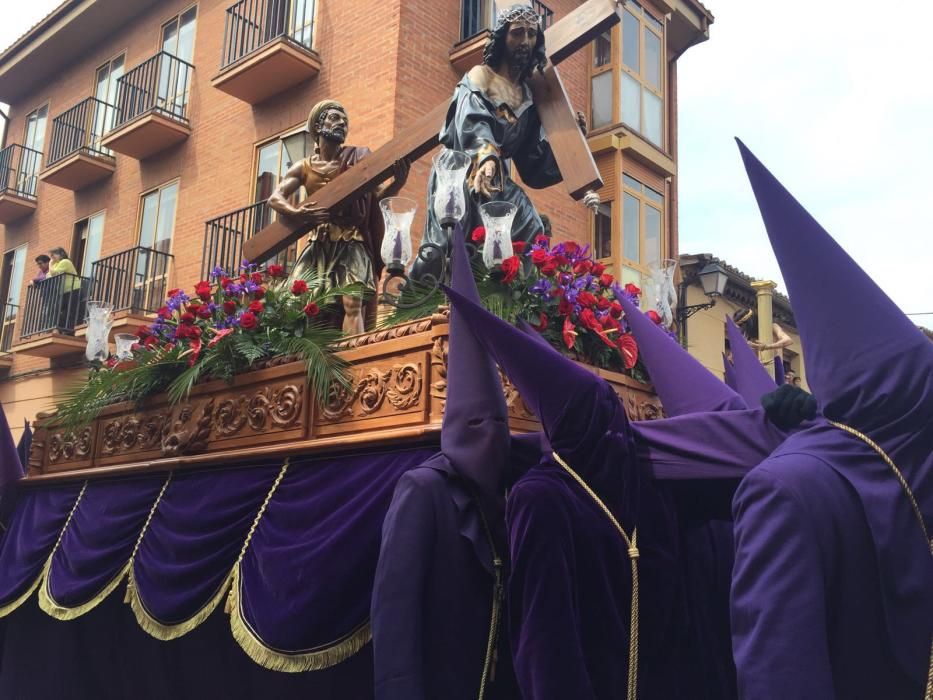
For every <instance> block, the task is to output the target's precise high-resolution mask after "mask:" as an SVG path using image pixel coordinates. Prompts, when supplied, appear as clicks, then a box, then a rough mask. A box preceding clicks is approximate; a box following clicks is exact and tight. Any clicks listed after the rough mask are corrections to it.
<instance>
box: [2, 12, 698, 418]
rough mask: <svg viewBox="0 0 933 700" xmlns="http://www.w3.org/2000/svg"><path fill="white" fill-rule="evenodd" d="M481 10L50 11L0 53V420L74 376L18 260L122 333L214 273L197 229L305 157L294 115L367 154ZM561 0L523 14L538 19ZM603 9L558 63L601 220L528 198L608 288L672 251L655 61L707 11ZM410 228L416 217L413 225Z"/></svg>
mask: <svg viewBox="0 0 933 700" xmlns="http://www.w3.org/2000/svg"><path fill="white" fill-rule="evenodd" d="M492 4H493V3H492V2H491V0H386V1H384V2H363V1H362V0H339V1H334V0H241V1H240V2H238V3H233V2H232V1H231V0H200V1H199V2H197V3H196V4H192V2H191V0H157V1H154V0H96V1H93V2H92V1H90V0H84V1H79V0H66V1H65V2H63V3H62V5H60V6H59V7H58V8H57V9H56V10H55V11H54V12H52V13H51V14H50V15H49V16H47V17H46V18H45V19H43V20H42V21H41V22H40V23H39V24H37V25H36V26H34V27H33V28H32V29H30V30H29V31H28V32H27V33H26V34H25V35H24V36H22V37H21V38H20V39H19V40H17V42H16V43H14V44H13V46H11V47H9V48H8V49H6V51H4V52H3V53H2V54H0V101H3V102H7V103H9V104H10V115H9V116H10V119H9V126H8V130H7V136H6V142H5V143H4V144H3V145H4V146H5V149H4V150H3V152H2V155H0V166H2V170H3V172H2V173H0V223H2V226H0V232H2V233H0V254H2V255H3V268H2V271H0V293H2V298H0V302H6V303H5V305H4V310H3V316H2V318H3V327H2V333H0V350H2V353H0V402H2V403H3V406H4V409H5V411H6V412H7V414H8V418H9V419H10V424H11V425H12V426H14V429H20V426H22V419H23V418H24V417H25V418H28V419H32V418H34V416H35V414H36V412H37V411H38V410H42V409H47V408H49V407H50V406H51V403H52V401H53V398H54V396H55V395H57V394H59V393H60V392H61V391H62V390H63V389H64V388H65V387H66V386H67V385H68V384H69V383H71V382H73V381H75V379H76V378H79V377H80V376H81V374H82V372H83V371H84V370H83V359H82V357H83V348H82V347H81V345H82V341H81V335H82V329H81V320H82V319H80V318H77V316H78V315H80V316H82V317H83V306H74V308H73V309H71V310H70V311H69V312H68V313H70V315H71V316H73V317H75V318H69V319H66V320H65V321H64V323H65V324H66V325H68V324H70V325H72V326H76V329H75V331H74V335H73V336H72V335H71V333H70V332H64V333H62V332H60V331H61V330H62V329H61V328H59V327H58V326H60V325H61V324H62V319H63V318H64V316H62V315H61V314H60V313H52V314H51V315H50V313H49V312H48V308H49V307H48V306H47V305H48V304H49V298H50V296H49V294H48V293H43V294H39V293H37V290H32V293H31V292H30V289H29V282H30V280H31V278H32V277H33V276H34V273H35V264H34V263H33V259H34V258H35V256H36V255H38V254H40V253H46V252H47V251H49V250H50V249H51V248H53V247H56V246H61V247H63V248H65V249H66V250H68V251H70V252H71V253H72V257H73V258H76V260H75V262H76V267H77V271H78V273H79V275H81V273H82V272H85V273H86V274H85V275H83V276H84V277H86V278H87V279H86V280H81V284H82V285H85V286H83V287H82V289H83V290H84V291H82V294H83V298H85V299H86V298H92V299H95V298H103V299H106V300H109V301H115V299H108V298H107V296H108V295H110V296H112V297H119V299H118V300H116V301H117V303H116V306H117V307H118V308H120V307H121V305H122V306H123V307H125V308H124V309H123V310H122V311H121V313H120V316H121V317H123V325H124V327H125V329H127V330H132V329H133V328H134V324H138V323H140V322H142V319H144V318H145V317H146V316H147V314H148V313H151V312H152V311H153V310H154V309H155V308H157V303H158V299H157V297H158V298H160V297H161V295H162V294H163V293H164V291H165V290H166V289H168V288H170V287H174V286H190V285H191V284H193V283H194V282H196V281H197V280H198V279H199V278H200V275H201V274H202V270H203V269H205V267H208V266H209V264H210V263H212V262H220V261H216V260H207V259H205V253H207V254H208V255H207V257H211V256H212V255H215V254H216V253H217V251H218V250H219V249H218V248H217V247H212V245H206V243H205V238H206V237H209V236H211V235H213V236H214V239H213V240H214V241H215V242H216V241H221V242H223V241H224V240H226V239H230V240H232V238H231V237H236V236H239V235H249V234H250V233H252V232H254V229H255V228H256V226H257V225H258V223H257V222H259V223H261V221H262V220H263V217H267V216H268V214H267V213H266V211H265V210H264V208H262V207H261V206H257V207H252V208H251V209H248V210H246V211H245V212H242V213H240V214H238V215H237V216H234V217H227V218H223V217H224V215H225V214H227V213H229V212H234V211H237V210H241V209H244V208H246V207H250V205H253V204H254V202H256V201H257V200H258V199H260V198H264V197H265V196H266V195H267V193H268V191H269V188H270V187H272V186H274V181H275V179H276V177H277V175H276V171H277V170H278V171H279V172H284V169H283V168H285V167H286V166H287V164H288V163H290V162H291V161H292V160H294V159H295V158H297V157H301V156H302V155H304V154H305V153H306V152H307V148H308V142H309V141H308V139H306V137H305V136H304V133H303V129H304V125H305V121H306V119H307V115H308V111H309V109H310V107H311V106H312V105H313V104H314V103H316V102H317V101H318V100H320V99H323V98H325V97H333V98H336V99H339V100H340V101H342V102H343V103H344V105H345V106H346V108H347V110H348V113H349V117H350V135H349V138H348V142H349V143H352V144H355V145H366V146H369V147H371V148H376V147H378V146H380V145H382V144H384V143H386V142H387V141H389V140H390V139H392V138H393V137H394V136H396V135H398V134H400V133H402V132H403V131H404V130H405V128H406V126H407V125H409V124H411V123H413V122H414V121H415V120H416V119H418V118H419V117H420V116H422V115H423V114H424V112H425V111H427V110H429V109H431V108H432V107H434V106H435V105H436V104H437V103H439V102H441V101H443V100H446V99H449V96H450V94H451V92H452V90H453V87H454V85H455V84H456V82H457V80H458V79H459V77H460V76H461V75H462V74H463V72H464V70H466V69H468V67H469V65H470V64H471V63H474V62H478V60H479V57H480V55H481V46H482V43H483V41H484V38H485V32H484V31H483V28H484V27H486V26H488V22H489V18H490V16H491V11H492V7H491V6H492ZM580 4H582V3H581V2H579V1H578V0H548V7H545V6H543V5H541V4H540V3H535V6H536V8H537V9H538V11H539V13H540V14H542V15H543V16H547V18H548V19H547V21H556V20H559V19H560V18H561V17H563V16H565V15H566V14H567V13H568V12H569V11H571V10H572V9H574V8H575V7H577V6H578V5H580ZM620 12H622V13H623V15H625V20H624V21H623V22H622V23H621V24H620V25H618V26H616V27H615V28H614V29H613V30H612V31H611V32H609V33H607V34H606V35H605V36H604V37H603V38H602V39H600V40H598V41H596V42H594V43H593V44H592V45H591V46H589V47H587V48H584V49H583V50H581V51H579V52H577V53H576V54H575V55H574V56H572V57H571V58H569V59H568V60H566V61H565V62H563V63H562V64H561V66H560V72H561V75H562V76H563V79H564V83H565V85H566V88H567V90H568V93H569V96H570V98H571V100H572V102H573V103H574V106H575V107H577V108H578V109H580V110H582V111H584V112H586V113H587V114H589V115H590V118H591V124H592V127H591V130H590V135H589V142H590V144H591V148H592V150H593V152H594V154H595V156H596V159H597V164H598V165H599V167H600V170H601V172H602V174H603V179H604V181H605V186H604V187H603V190H602V191H601V195H602V198H603V201H604V206H603V208H602V210H601V214H600V215H599V216H597V217H594V216H593V215H592V214H590V213H589V212H587V211H586V210H585V209H584V208H583V206H582V205H581V204H579V203H576V202H573V201H572V200H571V199H570V198H569V197H568V196H567V194H566V192H565V191H564V190H563V189H562V187H561V186H560V185H558V186H556V187H553V188H550V189H548V190H542V191H536V192H533V193H532V198H533V200H534V202H535V204H536V206H537V207H538V208H539V210H540V211H541V212H542V213H546V214H548V215H549V217H550V218H551V221H552V224H553V230H554V233H555V236H557V237H558V238H573V239H576V240H579V241H582V242H588V243H592V244H594V245H596V247H597V248H598V250H599V252H600V255H602V256H603V257H604V258H605V259H606V261H607V262H609V263H610V265H611V268H612V269H613V270H614V271H615V272H616V273H617V274H619V275H620V276H622V277H623V279H625V278H626V277H629V278H632V277H635V278H637V276H638V274H639V272H640V271H642V270H644V269H645V268H646V266H647V264H649V263H650V262H651V259H653V258H669V257H674V258H676V256H677V205H676V199H677V178H676V160H677V137H676V135H677V102H676V85H677V78H676V61H677V59H678V58H679V57H680V55H681V54H682V53H683V52H684V51H685V50H686V49H687V48H689V47H690V46H692V45H694V44H695V43H698V42H700V41H702V40H704V39H705V38H707V36H708V26H709V24H710V23H711V22H712V16H711V15H710V14H709V12H708V11H707V10H706V9H705V8H704V7H703V6H702V5H701V4H700V3H699V2H698V0H652V1H650V2H649V1H648V0H646V1H645V2H644V3H642V4H638V3H636V2H634V0H629V1H628V3H627V4H626V6H625V9H621V6H620ZM478 32H479V33H478ZM659 42H660V43H659ZM270 67H274V68H275V70H272V69H271V68H270ZM134 69H135V70H134ZM607 74H608V75H609V76H611V77H608V78H607V77H605V76H606V75H607ZM281 75H286V76H288V80H287V82H290V81H294V82H295V84H293V85H285V86H284V87H283V86H282V85H280V84H279V83H278V82H276V79H277V77H278V76H281ZM274 90H280V91H279V92H277V94H273V95H271V96H267V95H265V94H264V93H266V92H269V91H274ZM231 92H232V93H235V94H238V95H239V96H234V95H233V94H229V93H231ZM89 98H99V101H97V100H89ZM636 109H637V111H633V110H636ZM438 126H440V125H438ZM286 136H290V138H289V139H288V140H285V141H282V139H283V137H286ZM280 141H281V143H280ZM270 144H271V145H270ZM264 146H265V148H264ZM30 149H31V150H30ZM429 165H430V158H427V157H425V158H422V159H421V160H419V161H418V162H417V163H415V164H414V166H413V168H412V173H411V176H410V178H409V181H408V183H407V185H406V187H405V189H404V191H403V192H402V194H403V195H406V196H409V197H412V198H413V199H415V200H417V201H418V202H419V203H420V202H423V201H424V197H425V191H426V181H427V175H428V170H429ZM263 173H265V174H263ZM639 186H640V187H639ZM422 217H423V207H422V208H421V212H420V215H419V217H418V218H417V219H416V222H415V226H414V227H413V231H419V230H420V227H421V225H422V221H423V218H422ZM211 222H213V224H211ZM244 222H245V223H244ZM237 227H239V228H240V229H243V230H240V231H234V229H236V228H237ZM636 229H637V230H636ZM626 236H628V239H627V238H626ZM633 237H634V238H633ZM633 240H634V241H635V243H633V242H632V241H633ZM227 242H229V240H228V241H227ZM82 248H83V249H84V252H83V255H82V254H81V250H82ZM147 251H148V252H147ZM94 263H96V264H94ZM59 286H61V285H59ZM39 291H41V290H39ZM60 291H61V290H59V292H58V293H59V294H60ZM121 295H122V296H121ZM82 303H83V302H82ZM30 305H31V306H32V307H33V308H31V309H30V308H27V307H28V306H30ZM38 307H41V308H38ZM37 308H38V311H37ZM62 313H64V312H62ZM30 314H32V316H30ZM37 318H38V320H36V319H37ZM43 319H44V320H43ZM30 324H31V325H30ZM67 330H69V329H66V331H67ZM115 330H120V329H119V327H115Z"/></svg>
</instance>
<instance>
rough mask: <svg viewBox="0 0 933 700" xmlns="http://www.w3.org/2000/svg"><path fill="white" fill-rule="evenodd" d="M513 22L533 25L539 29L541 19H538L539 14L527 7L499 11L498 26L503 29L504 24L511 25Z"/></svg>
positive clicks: (497, 16) (520, 6) (521, 6)
mask: <svg viewBox="0 0 933 700" xmlns="http://www.w3.org/2000/svg"><path fill="white" fill-rule="evenodd" d="M512 22H518V23H521V24H533V25H534V26H536V27H537V26H538V25H539V24H540V23H541V18H540V17H538V13H537V12H535V11H534V10H533V9H532V8H530V7H528V6H527V5H518V6H512V7H509V8H506V9H504V10H499V14H498V15H496V24H497V25H498V26H500V27H501V26H502V25H503V24H510V23H512Z"/></svg>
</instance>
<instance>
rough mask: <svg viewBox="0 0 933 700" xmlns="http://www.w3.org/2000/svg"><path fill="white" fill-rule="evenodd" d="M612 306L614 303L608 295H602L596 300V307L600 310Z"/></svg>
mask: <svg viewBox="0 0 933 700" xmlns="http://www.w3.org/2000/svg"><path fill="white" fill-rule="evenodd" d="M610 306H612V304H611V303H610V301H609V300H608V299H607V298H606V297H600V298H599V299H597V300H596V308H597V309H599V310H600V311H605V310H606V309H608V308H609V307H610Z"/></svg>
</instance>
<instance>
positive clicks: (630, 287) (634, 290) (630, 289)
mask: <svg viewBox="0 0 933 700" xmlns="http://www.w3.org/2000/svg"><path fill="white" fill-rule="evenodd" d="M625 291H626V293H627V294H631V295H632V296H638V295H639V294H641V290H640V289H639V288H638V287H637V286H635V285H634V284H632V283H631V282H629V283H628V284H627V285H625Z"/></svg>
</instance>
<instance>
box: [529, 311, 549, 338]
mask: <svg viewBox="0 0 933 700" xmlns="http://www.w3.org/2000/svg"><path fill="white" fill-rule="evenodd" d="M531 327H532V328H534V329H535V330H536V331H538V332H539V333H540V332H541V331H545V330H547V315H546V314H545V313H544V312H543V311H542V312H541V313H540V314H539V316H538V325H535V324H533V323H532V324H531Z"/></svg>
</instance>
